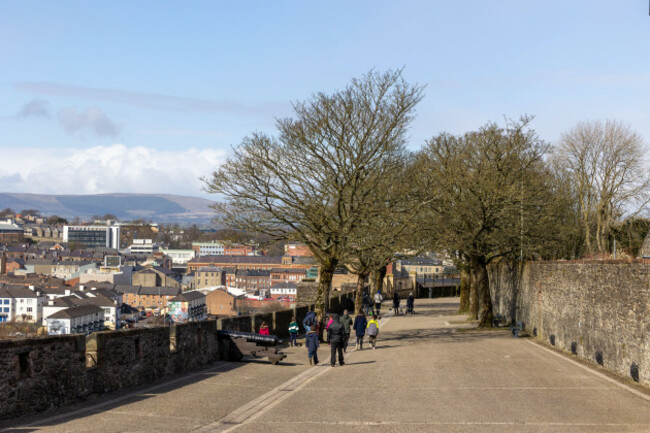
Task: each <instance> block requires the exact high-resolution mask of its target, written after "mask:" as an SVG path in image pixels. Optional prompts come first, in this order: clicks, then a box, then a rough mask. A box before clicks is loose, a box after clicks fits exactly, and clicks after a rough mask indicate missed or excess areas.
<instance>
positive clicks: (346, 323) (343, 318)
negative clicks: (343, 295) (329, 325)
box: [339, 309, 352, 353]
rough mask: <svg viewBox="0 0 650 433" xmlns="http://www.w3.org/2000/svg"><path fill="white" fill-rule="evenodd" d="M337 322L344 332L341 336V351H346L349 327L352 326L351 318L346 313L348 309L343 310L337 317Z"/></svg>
mask: <svg viewBox="0 0 650 433" xmlns="http://www.w3.org/2000/svg"><path fill="white" fill-rule="evenodd" d="M339 323H340V324H341V325H343V332H344V333H345V335H344V337H343V352H346V353H347V351H348V342H349V341H350V327H351V326H352V319H351V318H350V315H349V313H348V310H347V309H346V310H343V315H342V316H341V317H340V318H339Z"/></svg>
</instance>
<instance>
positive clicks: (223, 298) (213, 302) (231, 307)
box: [205, 289, 237, 317]
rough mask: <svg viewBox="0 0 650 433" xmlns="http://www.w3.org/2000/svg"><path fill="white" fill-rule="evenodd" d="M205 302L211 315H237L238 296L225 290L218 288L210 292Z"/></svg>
mask: <svg viewBox="0 0 650 433" xmlns="http://www.w3.org/2000/svg"><path fill="white" fill-rule="evenodd" d="M205 303H206V305H207V306H208V314H210V315H213V316H229V317H230V316H236V315H237V298H236V297H235V296H233V295H231V294H230V293H228V292H227V291H225V290H222V289H217V290H213V291H212V292H210V293H208V294H207V296H206V298H205Z"/></svg>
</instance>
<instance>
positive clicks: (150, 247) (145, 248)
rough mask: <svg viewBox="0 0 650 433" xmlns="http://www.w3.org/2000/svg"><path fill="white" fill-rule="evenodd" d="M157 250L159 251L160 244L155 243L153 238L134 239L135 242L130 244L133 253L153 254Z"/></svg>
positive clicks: (130, 250)
mask: <svg viewBox="0 0 650 433" xmlns="http://www.w3.org/2000/svg"><path fill="white" fill-rule="evenodd" d="M155 251H158V246H157V245H155V244H154V243H153V240H152V239H133V243H132V244H131V245H130V246H129V252H130V253H131V254H146V255H151V254H153V253H154V252H155Z"/></svg>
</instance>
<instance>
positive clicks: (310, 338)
mask: <svg viewBox="0 0 650 433" xmlns="http://www.w3.org/2000/svg"><path fill="white" fill-rule="evenodd" d="M305 345H306V346H307V356H308V357H309V365H318V346H319V343H318V332H316V329H315V328H314V330H313V331H311V330H310V331H307V335H305Z"/></svg>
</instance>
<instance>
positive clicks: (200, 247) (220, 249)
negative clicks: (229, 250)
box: [186, 242, 224, 263]
mask: <svg viewBox="0 0 650 433" xmlns="http://www.w3.org/2000/svg"><path fill="white" fill-rule="evenodd" d="M192 250H193V251H194V253H195V255H196V256H221V255H223V254H224V244H223V243H221V242H192ZM186 263H187V262H186Z"/></svg>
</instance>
